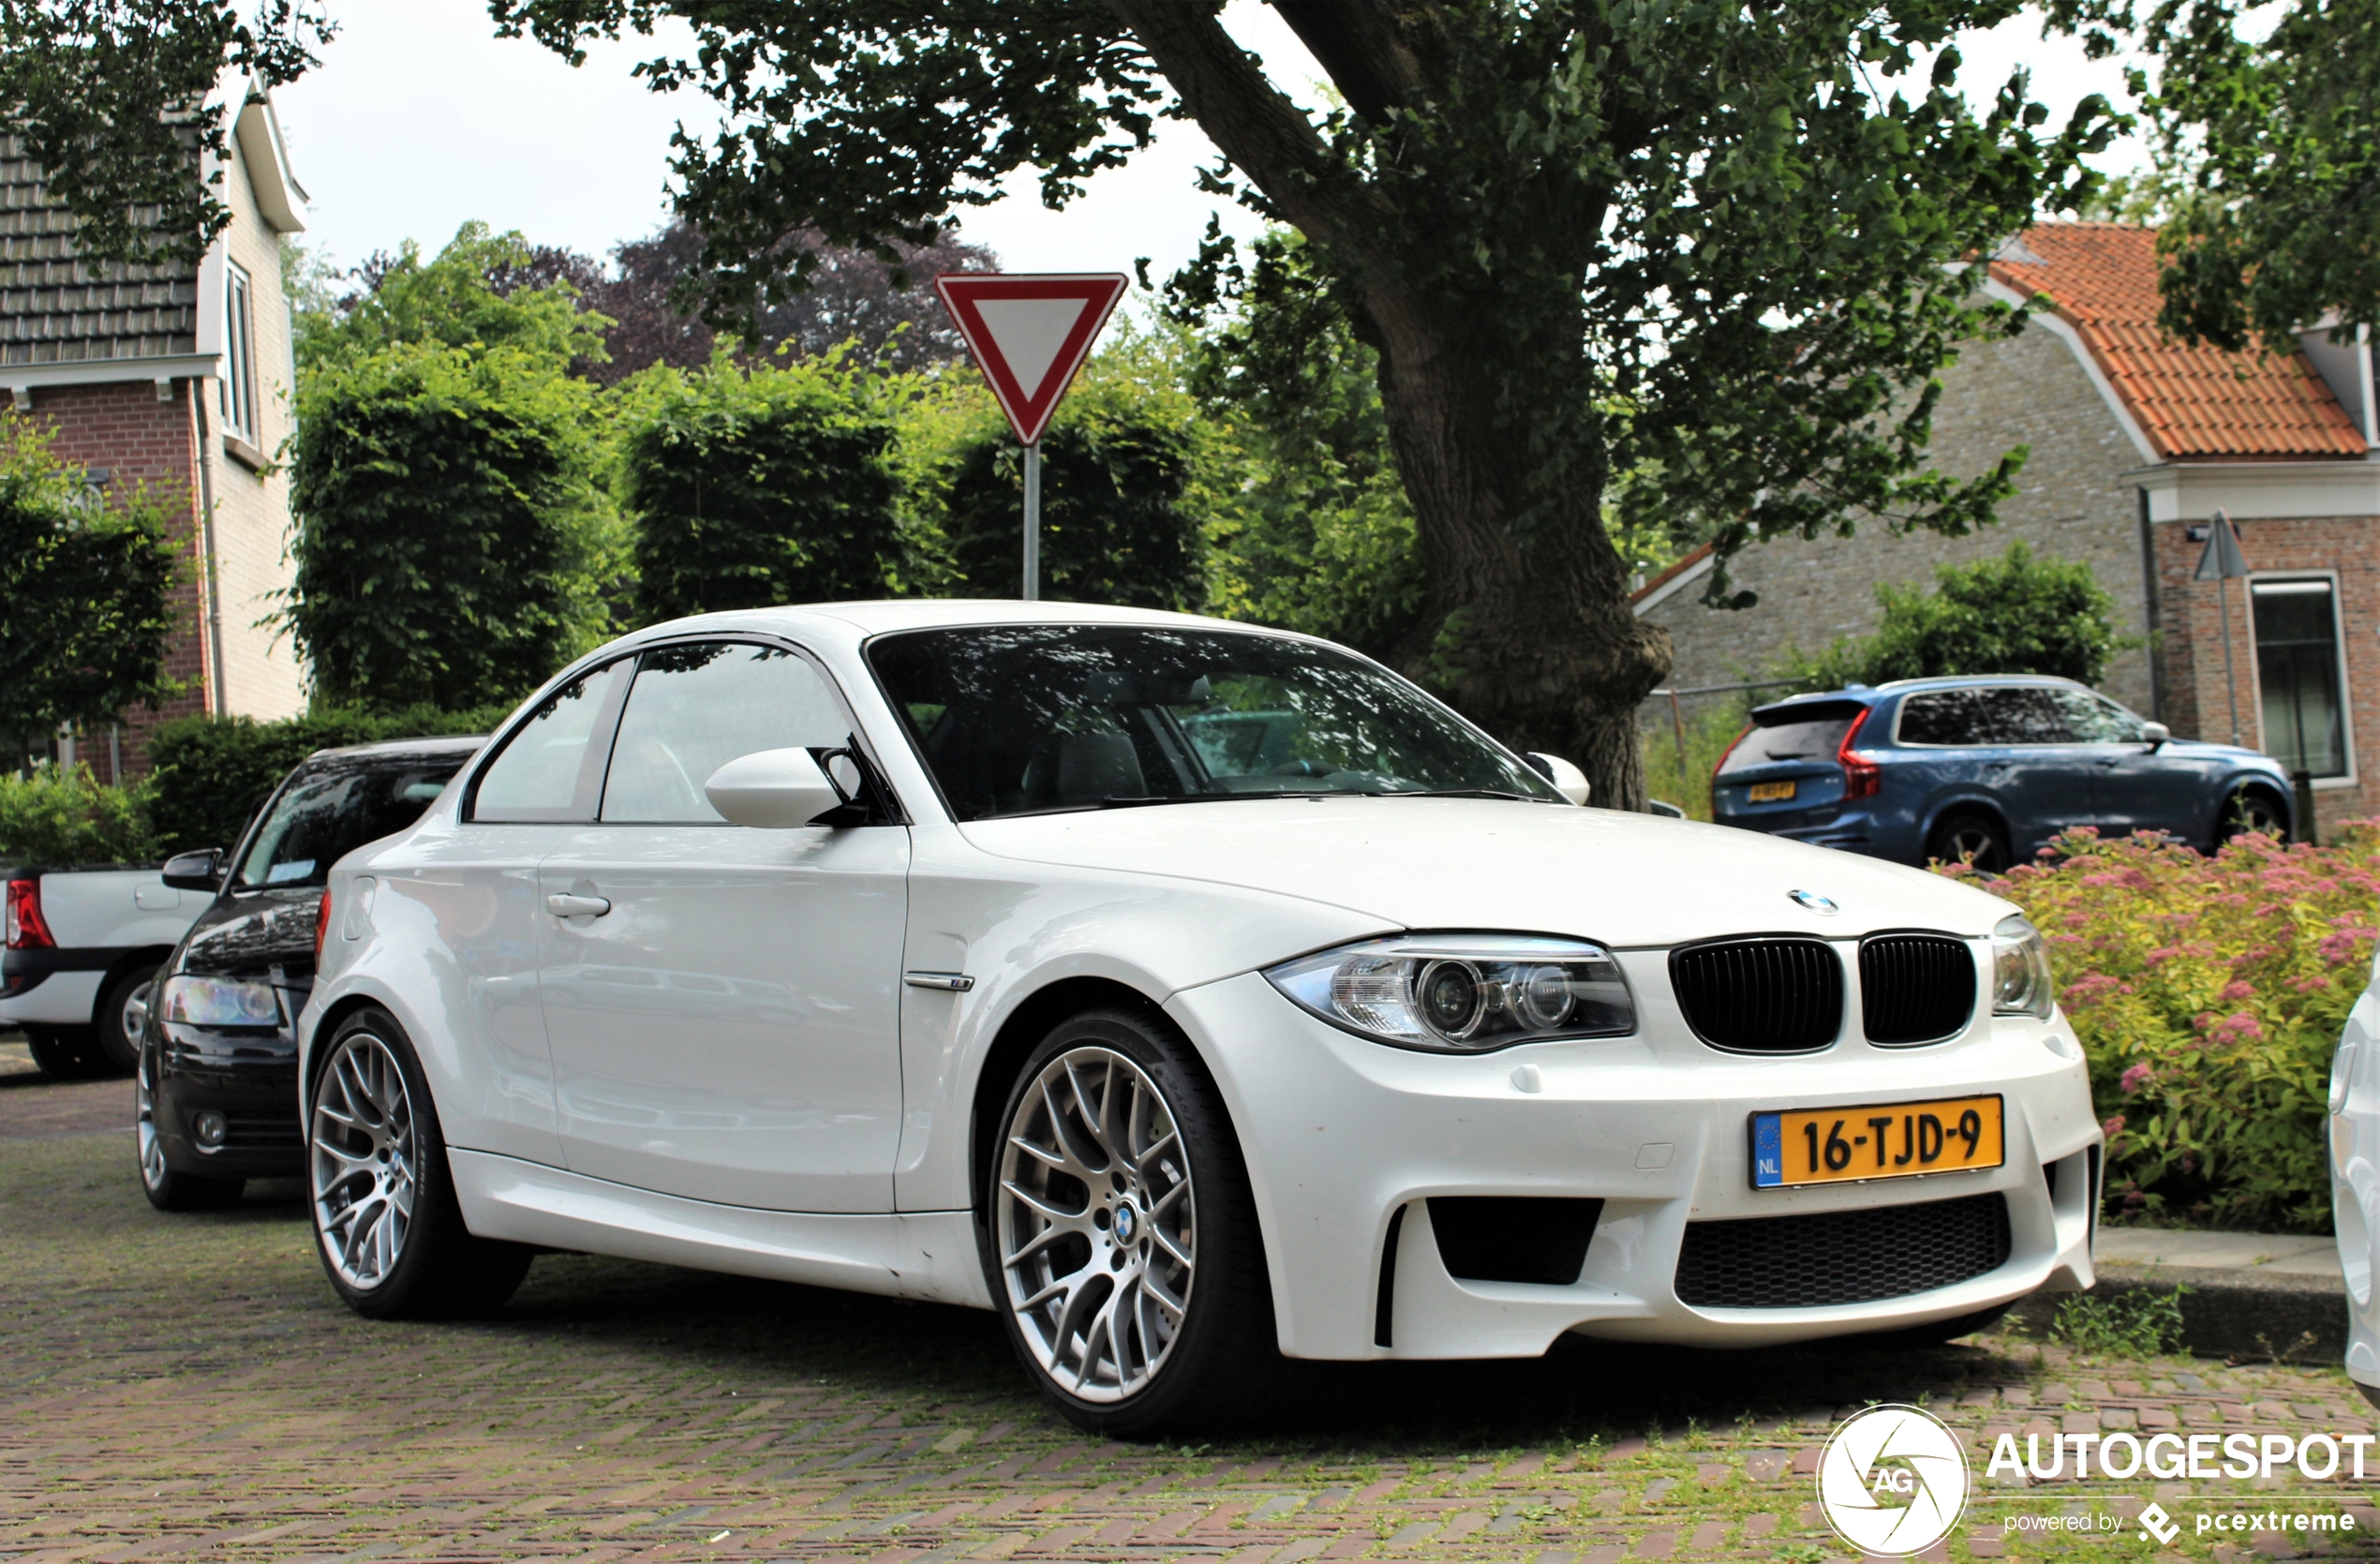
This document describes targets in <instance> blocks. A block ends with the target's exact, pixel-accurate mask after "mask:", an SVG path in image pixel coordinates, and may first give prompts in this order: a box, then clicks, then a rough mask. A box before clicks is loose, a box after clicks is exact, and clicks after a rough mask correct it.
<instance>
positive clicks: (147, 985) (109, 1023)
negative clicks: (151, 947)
mask: <svg viewBox="0 0 2380 1564" xmlns="http://www.w3.org/2000/svg"><path fill="white" fill-rule="evenodd" d="M156 976H157V975H156V973H154V972H127V973H126V974H125V975H124V976H121V977H119V978H117V979H116V980H115V981H114V982H112V983H111V984H109V985H108V991H107V993H106V994H105V995H103V996H102V997H101V998H100V1000H99V1024H98V1026H97V1033H98V1053H99V1061H100V1064H101V1066H102V1067H103V1068H104V1069H105V1070H106V1071H107V1073H109V1074H111V1075H131V1074H133V1073H134V1072H135V1071H137V1070H138V1069H139V1068H140V1067H141V1032H142V1031H143V1030H144V1029H145V1028H146V1027H147V1026H148V1023H149V995H150V993H151V992H152V991H154V990H155V988H156Z"/></svg>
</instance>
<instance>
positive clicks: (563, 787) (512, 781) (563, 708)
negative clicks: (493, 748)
mask: <svg viewBox="0 0 2380 1564" xmlns="http://www.w3.org/2000/svg"><path fill="white" fill-rule="evenodd" d="M628 667H629V664H628V663H626V662H625V661H623V662H618V663H607V664H606V665H604V666H603V667H602V668H599V669H597V670H596V671H594V672H593V673H590V674H588V675H587V676H585V677H584V678H579V679H576V680H574V681H573V682H572V683H570V684H567V685H565V686H563V687H562V688H561V689H559V690H557V691H556V692H554V693H553V694H551V695H549V696H547V697H546V698H545V703H544V704H543V706H540V707H539V708H537V712H536V715H534V716H532V717H531V718H529V720H528V722H525V723H523V724H522V725H521V726H520V727H519V728H517V729H515V730H514V731H513V737H511V738H509V739H508V740H506V741H505V745H504V750H503V752H502V753H500V754H498V756H497V757H496V759H495V760H494V761H493V762H491V763H490V764H489V766H488V767H487V769H486V770H485V771H484V772H483V773H482V774H481V776H480V781H479V791H478V794H477V796H476V797H473V799H472V800H471V818H473V819H474V820H572V819H577V820H585V819H588V817H590V816H591V815H592V814H593V813H594V812H595V811H594V802H595V801H594V798H593V797H591V796H589V797H585V798H582V797H580V796H579V783H580V781H581V778H582V775H583V773H584V772H585V770H586V766H585V762H586V759H587V741H588V738H589V737H592V736H593V734H594V732H595V724H596V722H598V721H599V720H600V719H601V718H602V715H603V710H604V708H605V706H606V704H607V703H608V702H609V700H610V698H611V695H612V693H613V691H614V690H615V689H616V688H617V685H618V683H619V681H620V680H621V679H623V678H627V677H628Z"/></svg>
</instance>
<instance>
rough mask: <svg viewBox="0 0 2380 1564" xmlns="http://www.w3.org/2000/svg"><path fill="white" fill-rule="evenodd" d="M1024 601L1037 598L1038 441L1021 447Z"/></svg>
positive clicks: (1037, 599) (1039, 598)
mask: <svg viewBox="0 0 2380 1564" xmlns="http://www.w3.org/2000/svg"><path fill="white" fill-rule="evenodd" d="M1025 601H1026V602H1027V603H1038V602H1040V601H1041V442H1040V441H1038V440H1035V441H1034V443H1033V444H1031V445H1028V446H1026V447H1025Z"/></svg>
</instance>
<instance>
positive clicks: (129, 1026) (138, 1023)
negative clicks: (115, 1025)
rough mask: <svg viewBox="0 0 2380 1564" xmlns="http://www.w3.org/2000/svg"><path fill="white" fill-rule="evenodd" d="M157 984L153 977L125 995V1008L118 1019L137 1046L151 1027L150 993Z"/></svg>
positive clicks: (154, 989)
mask: <svg viewBox="0 0 2380 1564" xmlns="http://www.w3.org/2000/svg"><path fill="white" fill-rule="evenodd" d="M156 986H157V983H156V978H154V977H152V978H150V979H149V980H148V981H147V982H145V983H143V984H141V986H140V987H139V988H137V989H134V990H133V991H131V992H130V993H128V994H126V995H125V996H124V1009H123V1011H122V1012H121V1013H120V1014H119V1016H118V1018H117V1019H118V1021H119V1023H120V1024H121V1025H122V1026H123V1028H124V1035H126V1037H128V1038H130V1039H131V1041H132V1046H133V1047H135V1048H139V1047H140V1046H141V1034H142V1033H144V1032H146V1031H147V1030H148V1029H149V995H150V994H151V993H152V992H154V991H156Z"/></svg>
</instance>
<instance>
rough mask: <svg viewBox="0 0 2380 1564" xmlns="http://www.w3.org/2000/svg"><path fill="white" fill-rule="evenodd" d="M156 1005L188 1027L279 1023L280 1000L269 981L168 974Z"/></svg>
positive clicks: (170, 1018)
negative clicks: (248, 981)
mask: <svg viewBox="0 0 2380 1564" xmlns="http://www.w3.org/2000/svg"><path fill="white" fill-rule="evenodd" d="M156 1006H157V1011H158V1014H160V1015H162V1016H164V1017H165V1019H166V1020H178V1021H184V1022H186V1023H187V1024H189V1025H191V1026H278V1025H280V1024H281V999H280V996H279V995H278V994H276V993H275V992H274V991H273V985H272V984H270V983H241V982H235V981H233V980H232V979H231V978H228V977H187V976H180V977H169V978H167V979H166V980H165V989H164V991H163V992H161V993H160V994H158V996H157V998H156Z"/></svg>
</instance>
